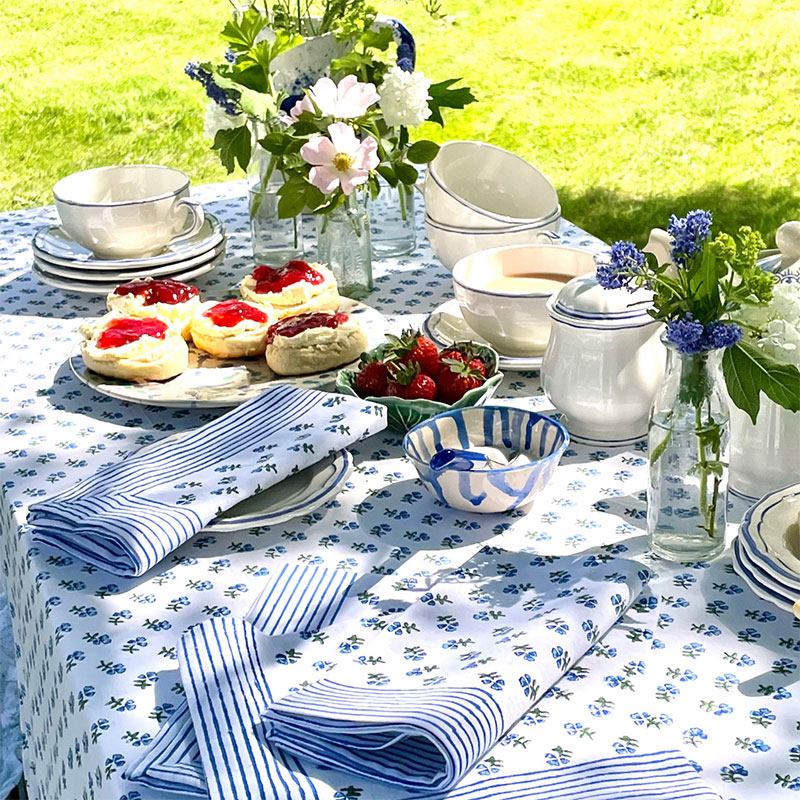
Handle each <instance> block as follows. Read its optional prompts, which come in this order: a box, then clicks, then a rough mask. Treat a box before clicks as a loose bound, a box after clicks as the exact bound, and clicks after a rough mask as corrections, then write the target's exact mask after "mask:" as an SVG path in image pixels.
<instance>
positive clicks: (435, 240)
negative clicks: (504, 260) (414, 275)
mask: <svg viewBox="0 0 800 800" xmlns="http://www.w3.org/2000/svg"><path fill="white" fill-rule="evenodd" d="M560 222H561V217H560V216H559V217H555V218H553V219H551V220H549V221H547V222H544V223H541V224H539V223H536V224H533V225H527V226H525V225H519V226H516V227H514V228H505V229H498V230H482V231H478V230H474V231H471V230H468V229H466V228H462V229H459V228H451V227H444V226H442V225H439V224H438V223H436V222H434V221H433V220H432V219H431V218H430V217H429V216H428V215H427V214H426V215H425V230H426V231H427V233H428V241H429V242H430V245H431V249H432V250H433V252H434V255H435V256H436V257H437V258H438V259H439V261H441V262H442V264H444V266H445V267H447V269H453V265H454V264H455V263H456V262H457V261H460V260H461V259H462V258H465V257H466V256H471V255H472V254H473V253H478V252H480V251H482V250H493V249H496V248H498V247H507V246H509V245H527V244H535V243H537V242H538V243H540V244H541V243H552V242H557V241H558V240H559V236H558V233H556V231H557V230H558V227H559V224H560Z"/></svg>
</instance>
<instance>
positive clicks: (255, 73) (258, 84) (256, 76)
mask: <svg viewBox="0 0 800 800" xmlns="http://www.w3.org/2000/svg"><path fill="white" fill-rule="evenodd" d="M248 65H249V66H248ZM228 78H229V79H230V80H231V81H233V82H234V83H238V84H239V85H240V86H244V87H245V88H246V89H252V90H253V91H254V92H259V93H260V94H268V93H269V83H268V82H267V77H266V75H264V70H263V69H262V68H261V67H260V66H258V64H256V63H255V62H254V61H250V60H247V61H246V62H242V63H241V64H237V65H236V68H235V69H233V70H232V71H231V72H230V74H229V75H228Z"/></svg>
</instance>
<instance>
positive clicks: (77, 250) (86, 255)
mask: <svg viewBox="0 0 800 800" xmlns="http://www.w3.org/2000/svg"><path fill="white" fill-rule="evenodd" d="M205 216H206V218H205V222H204V223H203V227H202V228H200V230H199V231H198V232H197V233H196V234H195V235H194V236H192V237H191V239H186V240H184V241H181V242H175V243H174V244H171V245H169V246H168V247H167V248H166V249H165V250H164V251H163V252H161V253H157V254H156V255H154V256H147V257H145V258H120V259H102V258H98V257H97V256H95V254H94V253H93V252H92V251H91V250H87V248H85V247H84V246H83V245H82V244H78V243H77V242H76V241H74V240H73V239H71V238H70V237H69V235H68V234H67V233H66V232H65V231H64V230H62V228H61V226H60V225H44V226H43V227H41V228H39V229H38V230H37V231H36V233H35V234H34V235H33V241H32V242H31V245H32V247H33V252H34V254H35V255H38V256H40V257H44V258H45V259H47V261H49V262H51V263H52V264H58V265H60V266H62V267H77V266H80V267H82V268H84V269H98V270H107V269H110V270H115V271H119V270H124V269H144V268H145V267H155V266H163V265H164V264H172V263H174V262H176V261H185V260H187V259H190V258H194V257H196V256H198V255H200V254H201V253H206V252H208V251H209V250H211V249H212V248H214V247H216V246H217V245H218V244H219V243H220V242H221V241H222V240H223V237H224V235H225V229H224V227H223V225H222V223H221V222H220V221H219V220H218V219H217V218H216V217H215V216H214V215H213V214H208V213H207V214H206V215H205Z"/></svg>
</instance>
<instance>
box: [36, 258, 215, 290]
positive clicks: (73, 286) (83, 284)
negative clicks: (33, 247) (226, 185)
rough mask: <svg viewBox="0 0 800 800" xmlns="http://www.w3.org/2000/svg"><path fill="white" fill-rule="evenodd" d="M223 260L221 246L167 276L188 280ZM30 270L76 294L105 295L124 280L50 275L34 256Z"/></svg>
mask: <svg viewBox="0 0 800 800" xmlns="http://www.w3.org/2000/svg"><path fill="white" fill-rule="evenodd" d="M224 260H225V250H224V248H223V250H222V251H221V252H220V253H218V254H217V255H216V256H214V257H213V258H211V259H210V260H209V261H205V262H204V263H202V264H199V265H198V266H196V267H194V268H192V269H189V270H188V271H180V265H178V267H177V269H178V271H176V272H174V273H173V274H172V275H170V276H169V277H170V278H174V279H175V280H176V281H190V280H192V279H193V278H199V277H200V276H201V275H205V274H206V273H207V272H211V270H212V269H214V267H216V266H218V265H219V264H221V263H222V262H223V261H224ZM31 271H32V272H33V274H34V275H35V276H36V277H37V278H38V279H39V280H40V281H41V282H42V283H46V284H47V285H48V286H54V287H55V288H56V289H63V290H64V291H65V292H76V293H77V294H95V295H97V294H103V295H105V294H108V293H109V292H113V291H114V289H116V288H117V286H119V284H120V283H124V281H120V280H115V281H113V282H110V283H90V282H88V281H77V280H72V279H70V278H61V277H58V276H56V275H51V274H50V273H49V272H48V271H47V268H46V267H42V266H41V265H40V262H39V261H38V259H37V258H36V257H34V259H33V266H32V267H31ZM162 277H164V276H162Z"/></svg>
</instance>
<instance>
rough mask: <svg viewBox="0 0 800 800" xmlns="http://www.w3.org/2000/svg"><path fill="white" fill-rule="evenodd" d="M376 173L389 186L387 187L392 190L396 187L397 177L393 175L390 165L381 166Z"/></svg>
mask: <svg viewBox="0 0 800 800" xmlns="http://www.w3.org/2000/svg"><path fill="white" fill-rule="evenodd" d="M376 172H377V173H378V175H380V176H381V177H382V178H383V179H384V180H385V181H386V183H388V184H389V186H391V187H392V188H394V187H395V186H397V175H395V174H394V170H393V169H392V166H391V164H381V165H380V166H379V167H378V168H377V170H376Z"/></svg>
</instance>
